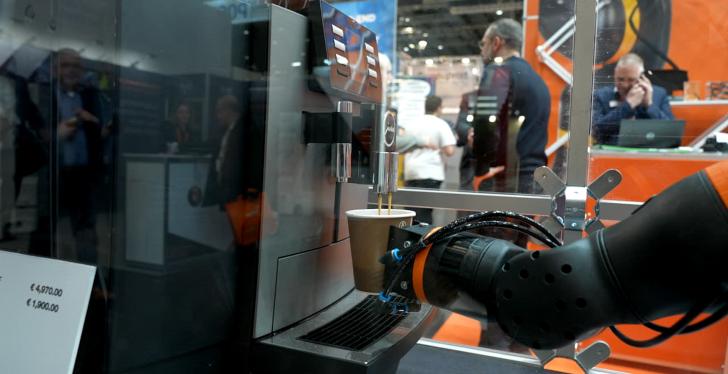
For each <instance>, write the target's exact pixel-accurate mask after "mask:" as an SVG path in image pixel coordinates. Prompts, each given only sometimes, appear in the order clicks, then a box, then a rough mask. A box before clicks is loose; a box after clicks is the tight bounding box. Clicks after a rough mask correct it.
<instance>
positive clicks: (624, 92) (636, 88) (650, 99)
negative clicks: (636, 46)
mask: <svg viewBox="0 0 728 374" xmlns="http://www.w3.org/2000/svg"><path fill="white" fill-rule="evenodd" d="M592 105H593V110H592V126H593V129H592V134H593V135H594V138H595V140H596V142H597V143H598V144H609V145H614V144H617V137H618V134H619V125H620V121H622V120H623V119H666V120H671V119H674V118H675V117H674V116H673V114H672V110H671V109H670V101H669V99H668V95H667V91H666V90H665V89H664V88H662V87H659V86H655V85H653V84H652V83H651V82H650V80H649V78H648V74H646V73H645V66H644V62H643V61H642V58H641V57H640V56H638V55H636V54H634V53H628V54H626V55H624V56H622V57H621V58H620V59H619V61H618V62H617V66H616V67H615V68H614V86H609V87H604V88H600V89H598V90H596V91H595V92H594V100H593V102H592Z"/></svg>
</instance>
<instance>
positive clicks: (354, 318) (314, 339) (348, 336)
mask: <svg viewBox="0 0 728 374" xmlns="http://www.w3.org/2000/svg"><path fill="white" fill-rule="evenodd" d="M392 302H395V303H404V302H406V299H405V298H404V297H401V296H396V297H393V298H392ZM406 316H407V312H397V313H392V312H391V310H387V309H384V308H382V304H381V303H380V301H379V300H378V298H377V297H376V296H373V295H369V296H367V297H366V298H365V299H364V300H362V301H361V302H360V303H359V304H357V305H355V306H354V307H353V308H351V309H349V311H347V312H346V313H344V314H342V315H340V316H339V317H337V318H336V319H334V320H333V321H331V322H329V323H327V324H325V325H323V326H321V327H319V328H317V329H315V330H313V331H311V332H309V333H308V334H306V335H303V336H301V337H299V338H298V339H300V340H304V341H307V342H311V343H316V344H323V345H329V346H333V347H337V348H344V349H348V350H352V351H360V350H362V349H364V348H366V347H368V346H369V345H370V344H372V343H374V342H375V341H377V340H378V339H379V338H381V337H382V336H384V335H386V334H387V333H389V332H390V331H392V329H393V328H394V327H395V326H397V324H398V323H399V322H400V321H401V320H403V319H404V318H405V317H406Z"/></svg>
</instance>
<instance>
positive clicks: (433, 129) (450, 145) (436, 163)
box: [404, 96, 456, 223]
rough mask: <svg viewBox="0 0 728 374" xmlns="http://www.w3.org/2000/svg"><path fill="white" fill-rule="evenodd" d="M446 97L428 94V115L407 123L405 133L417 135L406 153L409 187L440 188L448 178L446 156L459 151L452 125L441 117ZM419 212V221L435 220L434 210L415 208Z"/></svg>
mask: <svg viewBox="0 0 728 374" xmlns="http://www.w3.org/2000/svg"><path fill="white" fill-rule="evenodd" d="M441 109H442V99H441V98H439V97H437V96H428V97H427V99H426V100H425V116H424V117H422V119H421V120H420V121H417V122H414V123H412V124H409V125H407V127H405V128H404V135H405V136H408V137H414V138H415V139H416V143H417V144H420V145H423V146H420V147H414V148H411V149H410V150H408V151H407V152H406V153H405V154H404V180H405V185H406V186H407V187H417V188H431V189H439V188H440V186H441V185H442V182H443V181H444V180H445V160H444V158H445V157H450V156H452V154H453V153H454V152H455V143H456V141H455V136H454V135H453V133H452V130H451V129H450V126H449V125H448V124H447V122H445V121H444V120H442V119H440V118H438V115H440V114H441ZM411 209H412V210H414V211H415V212H416V213H417V216H416V218H415V219H416V220H417V221H420V222H427V223H432V209H425V208H411Z"/></svg>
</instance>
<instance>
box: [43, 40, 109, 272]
mask: <svg viewBox="0 0 728 374" xmlns="http://www.w3.org/2000/svg"><path fill="white" fill-rule="evenodd" d="M56 57H57V60H56V63H57V65H56V67H57V70H56V72H57V77H58V78H57V81H55V82H54V84H53V85H52V87H51V94H52V95H53V99H52V101H51V105H53V106H54V107H53V110H52V111H51V112H52V114H53V116H54V117H55V118H54V121H53V123H56V124H57V125H56V128H55V132H56V139H57V143H56V144H57V151H56V152H54V153H55V156H57V157H58V159H57V162H56V163H55V165H54V166H55V167H57V168H58V174H57V175H58V179H59V180H58V182H57V183H58V188H59V198H58V204H59V208H60V210H61V213H62V214H64V215H68V217H69V218H70V221H71V230H72V234H73V238H74V241H75V246H76V253H77V256H78V260H79V261H81V262H84V263H88V264H92V265H95V264H96V260H97V253H96V251H97V242H98V239H97V234H96V208H95V205H96V201H95V200H96V196H97V194H96V189H97V187H98V186H97V185H98V181H99V178H100V172H101V166H102V154H103V148H102V133H103V126H102V123H101V120H100V109H101V101H100V94H99V92H98V90H97V89H96V88H94V87H91V86H88V85H85V84H83V83H82V78H83V73H84V70H83V67H82V65H81V56H80V55H79V53H78V52H76V51H75V50H72V49H68V48H64V49H60V50H59V51H58V53H57V55H56Z"/></svg>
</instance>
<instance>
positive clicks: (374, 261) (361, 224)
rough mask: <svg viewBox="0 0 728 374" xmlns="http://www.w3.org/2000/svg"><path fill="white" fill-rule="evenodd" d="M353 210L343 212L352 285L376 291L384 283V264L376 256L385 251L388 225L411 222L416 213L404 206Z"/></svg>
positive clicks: (404, 224)
mask: <svg viewBox="0 0 728 374" xmlns="http://www.w3.org/2000/svg"><path fill="white" fill-rule="evenodd" d="M377 213H378V211H377V209H356V210H349V211H347V212H346V220H347V222H348V224H349V235H350V239H349V241H350V244H351V260H352V264H353V265H354V284H355V285H356V288H357V289H358V290H360V291H365V292H379V291H381V290H382V287H383V282H384V265H382V264H381V263H380V262H379V258H380V257H382V256H383V255H384V253H385V252H386V251H387V242H388V241H389V227H390V226H397V227H407V226H411V225H412V218H413V217H414V216H415V212H413V211H411V210H404V209H392V211H391V214H387V213H388V211H387V209H382V210H381V213H382V214H381V215H380V214H377Z"/></svg>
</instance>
